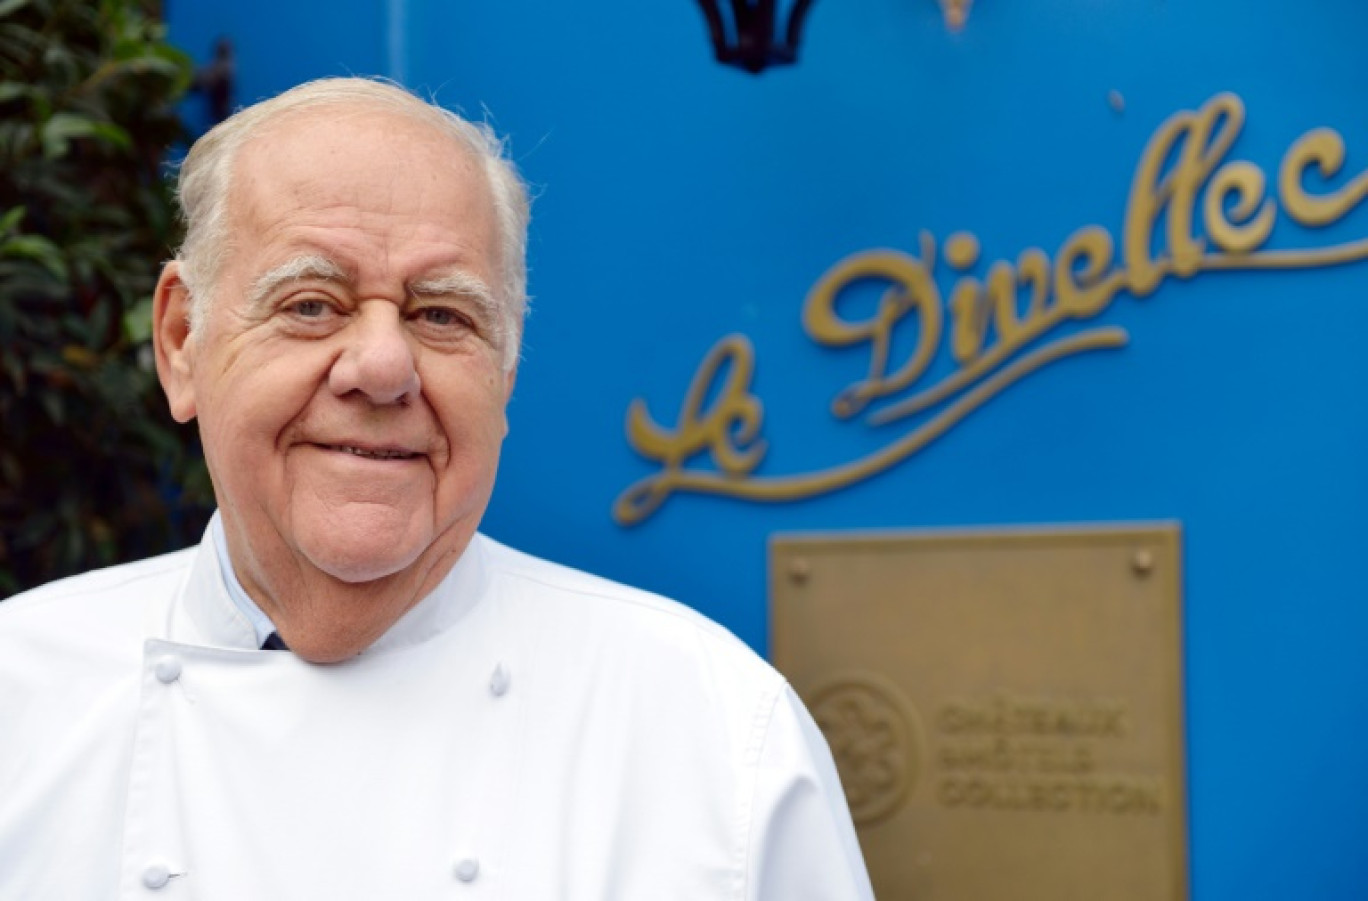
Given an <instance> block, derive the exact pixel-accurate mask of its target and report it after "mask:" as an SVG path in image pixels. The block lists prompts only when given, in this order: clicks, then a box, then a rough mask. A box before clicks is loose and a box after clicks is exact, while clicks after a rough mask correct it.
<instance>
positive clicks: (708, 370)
mask: <svg viewBox="0 0 1368 901" xmlns="http://www.w3.org/2000/svg"><path fill="white" fill-rule="evenodd" d="M1244 118H1245V110H1244V104H1243V103H1242V102H1241V101H1240V98H1238V97H1236V96H1235V95H1233V94H1219V95H1217V96H1216V97H1213V98H1212V99H1211V100H1209V101H1208V102H1207V103H1206V104H1205V105H1203V106H1202V108H1201V109H1199V110H1196V111H1183V112H1180V113H1177V114H1175V115H1174V116H1172V117H1171V118H1169V119H1168V121H1166V122H1164V123H1163V125H1161V126H1160V127H1159V129H1158V130H1157V131H1156V132H1155V134H1154V136H1153V137H1152V138H1151V139H1150V142H1149V144H1148V146H1147V147H1146V148H1145V152H1144V154H1143V155H1142V156H1141V158H1140V163H1139V165H1138V166H1137V167H1136V170H1135V177H1134V179H1133V181H1132V183H1131V189H1130V198H1129V201H1128V203H1127V207H1126V213H1125V220H1124V224H1123V228H1122V234H1121V247H1120V250H1119V252H1118V250H1117V248H1116V243H1115V241H1114V240H1113V239H1112V236H1111V234H1110V233H1109V232H1108V231H1107V230H1106V229H1105V228H1102V227H1101V226H1098V225H1089V226H1085V227H1084V228H1081V229H1079V230H1078V231H1076V232H1074V233H1073V234H1072V235H1070V236H1069V238H1068V239H1067V240H1065V241H1064V243H1063V245H1062V246H1061V247H1060V248H1059V250H1058V251H1057V252H1056V253H1055V256H1054V259H1053V260H1051V259H1050V257H1049V255H1047V254H1046V253H1045V252H1044V251H1043V250H1040V249H1038V248H1030V249H1027V250H1026V251H1024V252H1023V253H1022V254H1021V255H1020V256H1019V257H1018V258H1017V260H1016V263H1015V264H1013V263H1011V262H1008V261H1006V260H999V261H996V262H994V263H992V264H991V265H989V266H988V269H987V274H986V277H985V278H983V279H979V278H976V277H974V276H971V275H968V274H964V273H967V272H968V270H970V269H971V268H973V267H975V266H976V265H978V263H979V242H978V239H977V238H976V237H975V236H974V235H973V234H970V233H968V232H960V233H957V234H954V235H951V236H950V237H949V238H947V239H946V240H945V242H944V245H943V246H942V247H941V248H940V259H942V260H943V261H944V262H945V264H946V265H947V266H949V268H950V269H951V270H953V271H954V272H956V273H960V275H959V276H958V278H957V280H956V282H955V283H954V286H953V287H952V289H951V291H950V294H949V300H948V302H947V301H945V300H944V299H943V298H942V296H941V292H940V290H939V288H938V287H937V285H936V282H935V280H934V278H933V270H934V267H935V264H936V260H937V248H936V242H935V240H934V239H933V238H932V237H931V236H930V235H928V234H923V236H922V240H921V247H920V255H919V256H913V255H911V254H908V253H904V252H902V251H897V250H869V251H864V252H861V253H856V254H854V255H852V256H849V257H847V258H845V259H844V260H841V261H840V262H838V263H836V265H834V266H832V267H831V268H830V269H829V270H828V271H827V272H826V273H825V274H824V275H822V277H821V278H820V279H818V281H817V283H816V284H815V285H814V286H813V288H812V290H811V291H810V292H809V293H808V296H807V299H806V301H805V302H804V304H803V327H804V329H805V330H806V331H807V333H808V335H809V337H811V338H812V340H813V341H815V342H816V343H818V344H821V345H824V346H827V347H849V346H863V347H865V348H866V349H867V351H868V354H869V372H868V375H866V376H865V377H864V378H862V379H860V380H859V381H856V382H853V383H852V384H850V385H848V386H846V387H845V388H844V389H843V390H841V391H840V392H839V393H838V394H837V396H836V398H835V400H834V401H833V403H832V413H833V415H835V416H836V417H837V418H840V419H849V418H851V417H854V416H856V415H858V414H861V413H863V412H864V411H865V410H866V408H868V407H869V405H870V404H871V403H873V402H875V401H880V400H883V399H885V398H887V399H888V401H887V403H885V404H884V405H883V406H880V407H879V408H877V409H875V410H873V411H871V412H870V413H869V414H868V415H867V416H866V417H865V419H866V421H867V422H868V423H870V424H871V425H882V424H885V423H891V422H895V421H898V420H903V419H907V420H910V422H911V427H910V430H909V431H907V432H906V433H904V434H903V435H901V436H900V437H898V438H897V439H895V440H893V441H892V442H891V443H889V444H888V445H886V446H884V447H883V448H881V449H879V450H877V451H875V452H874V453H871V454H869V455H868V456H865V457H862V458H859V459H856V460H852V461H848V462H845V463H841V464H839V465H836V466H832V467H830V468H828V469H822V470H818V471H814V472H803V473H793V474H787V475H768V474H767V475H756V474H755V471H756V469H757V467H759V465H760V462H761V460H762V459H763V458H764V455H765V450H766V443H765V441H764V439H763V437H762V435H761V427H762V424H763V416H764V414H763V408H762V406H761V402H760V399H759V398H758V397H756V396H755V395H754V394H753V393H752V392H751V379H752V375H753V373H754V369H755V352H754V350H753V348H752V347H751V344H750V342H749V341H748V340H747V339H746V338H745V337H744V336H743V335H728V336H727V337H725V338H723V339H722V340H720V341H718V342H717V344H716V345H715V346H714V347H713V348H712V349H711V350H710V351H709V352H708V354H707V356H706V357H704V359H703V362H702V363H701V364H700V365H699V367H698V371H697V372H696V373H695V375H694V378H693V382H692V383H691V384H690V386H689V390H688V393H687V395H686V396H685V398H684V404H683V407H682V408H681V410H680V411H679V415H678V417H677V419H676V424H675V426H674V428H667V427H664V426H661V425H660V424H658V423H657V422H656V421H655V420H654V419H653V418H652V416H651V414H650V413H648V412H647V409H646V403H645V401H643V400H641V399H640V398H638V399H636V400H634V401H633V402H632V404H631V406H630V407H629V409H628V410H627V440H628V442H629V443H630V444H631V446H632V448H633V449H634V450H635V451H636V452H637V453H639V454H641V455H642V456H643V457H645V458H646V459H648V460H651V461H653V462H655V463H658V464H659V466H660V468H659V470H657V471H656V472H654V473H652V474H651V475H649V476H647V477H646V478H644V479H641V480H640V481H638V482H636V483H635V484H633V485H631V486H630V487H628V488H627V489H626V490H625V491H624V492H623V493H622V494H621V495H620V496H619V497H618V499H617V501H616V503H615V504H614V506H613V516H614V518H615V519H616V520H617V521H618V522H619V523H621V524H622V525H633V524H636V523H639V522H641V521H642V520H644V519H646V518H647V517H648V516H650V515H651V514H652V513H654V512H655V511H656V510H657V509H659V507H660V505H661V504H662V503H664V501H665V499H666V498H668V497H669V496H670V495H671V494H675V493H680V492H692V493H699V494H717V495H723V496H727V497H734V498H738V499H742V500H749V501H788V500H798V499H800V498H807V497H813V496H815V495H819V494H824V493H826V492H829V491H835V490H837V489H839V488H844V487H845V486H847V485H851V484H853V483H855V482H858V481H860V480H862V479H866V478H869V477H871V476H873V475H875V474H877V473H880V472H883V471H884V470H886V469H889V468H890V467H893V466H896V465H898V464H899V463H901V462H903V461H904V460H906V459H908V458H909V457H911V456H912V455H913V454H915V453H917V452H918V451H919V450H921V449H922V448H923V447H926V445H927V444H929V443H930V442H932V441H934V440H935V439H936V438H938V437H940V436H941V435H943V434H945V433H946V432H947V431H949V430H950V429H952V428H954V427H955V426H956V425H957V424H958V423H960V422H961V421H962V420H963V419H964V418H965V417H966V416H968V415H969V414H970V413H972V412H974V411H975V410H977V409H978V408H979V407H981V406H983V405H984V404H985V403H987V402H988V401H990V400H992V399H993V398H994V397H996V396H997V395H998V394H999V393H1001V392H1002V391H1003V390H1004V389H1006V388H1007V387H1008V386H1010V385H1012V384H1014V383H1015V382H1017V381H1020V380H1021V379H1023V378H1025V377H1026V376H1028V375H1030V374H1031V373H1033V372H1035V371H1037V370H1039V369H1040V368H1042V367H1044V366H1047V365H1049V364H1050V363H1053V362H1054V361H1056V360H1060V359H1063V358H1065V357H1068V356H1072V355H1073V354H1079V353H1084V352H1086V351H1093V350H1104V349H1109V348H1118V347H1121V346H1123V345H1124V344H1125V343H1126V341H1127V334H1126V331H1125V330H1124V329H1122V328H1120V327H1118V326H1090V327H1084V328H1082V329H1076V328H1075V329H1071V330H1069V331H1068V333H1067V334H1060V332H1061V326H1065V325H1067V324H1068V323H1070V322H1086V321H1087V320H1091V319H1093V318H1094V317H1096V316H1098V315H1100V314H1101V313H1102V312H1103V311H1104V310H1106V309H1107V308H1108V307H1109V306H1110V305H1111V304H1112V302H1113V301H1114V300H1115V299H1116V297H1117V295H1118V294H1121V293H1122V292H1125V293H1128V294H1130V295H1132V296H1134V297H1145V296H1147V295H1150V294H1153V293H1154V292H1155V291H1156V290H1157V289H1158V288H1159V287H1160V286H1161V285H1162V284H1164V282H1165V281H1167V280H1169V279H1174V278H1180V279H1188V278H1192V277H1193V276H1196V275H1199V274H1201V273H1204V272H1215V271H1234V270H1259V269H1309V268H1313V267H1319V266H1331V265H1336V264H1340V263H1349V262H1354V261H1357V260H1363V259H1368V239H1363V240H1358V241H1353V242H1350V243H1347V244H1338V245H1334V246H1329V247H1318V248H1310V249H1305V248H1297V249H1275V248H1268V247H1265V246H1264V245H1265V244H1266V243H1267V241H1268V238H1269V236H1270V234H1271V233H1272V231H1273V226H1274V224H1275V222H1276V221H1277V219H1278V216H1279V214H1280V212H1279V211H1281V212H1282V213H1283V214H1285V215H1286V216H1288V217H1289V218H1290V219H1291V220H1292V221H1294V222H1296V223H1297V224H1299V225H1301V226H1305V227H1320V226H1326V225H1329V224H1331V223H1333V222H1336V221H1338V220H1339V219H1341V218H1343V217H1344V216H1345V215H1346V214H1347V213H1348V212H1349V211H1350V210H1352V209H1353V208H1354V207H1355V206H1357V205H1358V204H1360V203H1361V202H1362V201H1363V200H1364V198H1365V196H1368V172H1363V173H1360V174H1358V175H1357V176H1356V177H1354V178H1353V179H1352V180H1350V181H1348V182H1347V183H1345V184H1344V185H1343V186H1342V187H1340V188H1338V189H1337V190H1334V191H1332V192H1330V193H1322V194H1314V193H1308V191H1307V190H1306V188H1305V186H1304V179H1303V176H1304V175H1305V173H1306V171H1307V170H1308V169H1311V168H1314V169H1316V173H1317V175H1318V176H1319V177H1320V178H1321V179H1329V178H1332V177H1334V176H1336V175H1337V174H1338V173H1339V171H1340V169H1341V167H1342V166H1343V164H1344V153H1345V148H1344V140H1343V139H1342V138H1341V137H1340V135H1339V134H1338V133H1337V132H1335V131H1333V130H1331V129H1329V128H1316V129H1313V130H1311V131H1309V132H1307V133H1306V134H1304V135H1302V136H1301V137H1300V138H1298V139H1297V140H1296V141H1295V142H1293V144H1292V146H1291V147H1290V148H1288V150H1287V152H1286V154H1285V155H1284V156H1283V159H1282V164H1281V166H1280V167H1279V169H1278V174H1277V185H1276V188H1275V189H1273V190H1270V188H1269V186H1268V185H1267V183H1266V181H1267V180H1266V177H1265V175H1264V172H1263V170H1262V169H1260V168H1259V167H1258V166H1257V165H1255V164H1254V163H1251V162H1248V161H1245V160H1230V161H1226V156H1227V154H1228V153H1229V151H1230V148H1231V145H1232V144H1233V143H1234V142H1235V139H1236V137H1237V136H1238V135H1239V133H1240V129H1241V128H1242V127H1243V125H1244ZM1170 160H1172V163H1171V165H1169V166H1168V168H1167V170H1165V164H1166V163H1168V162H1169V161H1170ZM1272 194H1276V198H1277V199H1276V200H1275V199H1274V197H1273V196H1270V195H1272ZM1198 223H1200V224H1201V229H1200V231H1199V228H1198ZM867 280H873V281H877V282H884V283H886V284H887V285H888V288H887V289H886V290H885V291H884V292H883V294H882V296H881V298H880V300H879V303H878V306H877V309H876V311H875V313H874V315H872V316H870V317H869V318H867V319H864V320H858V321H855V320H850V319H845V318H843V317H841V316H840V315H839V314H838V313H837V309H836V306H837V299H838V298H839V297H840V296H841V294H842V292H843V291H844V290H845V289H847V288H849V287H851V286H853V285H854V284H855V283H857V282H863V281H867ZM900 328H901V329H905V330H907V331H908V332H911V333H914V334H915V336H916V344H915V348H914V350H913V351H912V353H911V354H910V355H909V356H907V357H906V358H905V359H893V354H892V352H891V348H892V347H893V343H894V335H895V332H896V331H897V330H898V329H900ZM943 346H948V350H949V354H950V357H951V359H952V360H953V361H954V369H953V370H952V371H951V372H950V373H949V374H948V375H946V376H944V377H943V378H940V379H939V380H938V381H935V382H934V383H933V384H925V382H926V381H927V380H926V379H925V378H924V376H925V375H926V374H927V370H928V368H929V367H930V365H931V362H932V360H934V359H935V358H936V356H937V353H938V351H940V350H941V348H942V347H943ZM709 398H711V402H710V403H708V402H707V401H708V399H709ZM703 454H706V455H707V456H708V457H709V458H711V466H708V467H706V468H692V467H690V466H689V465H688V464H690V462H692V461H694V460H695V458H697V457H699V455H703Z"/></svg>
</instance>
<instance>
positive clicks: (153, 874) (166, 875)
mask: <svg viewBox="0 0 1368 901" xmlns="http://www.w3.org/2000/svg"><path fill="white" fill-rule="evenodd" d="M170 879H171V868H170V867H168V866H167V865H166V864H164V863H154V864H149V865H148V867H147V869H145V870H143V885H145V886H147V887H148V888H150V889H153V890H156V889H159V888H161V887H162V886H164V885H166V883H167V882H168V881H170Z"/></svg>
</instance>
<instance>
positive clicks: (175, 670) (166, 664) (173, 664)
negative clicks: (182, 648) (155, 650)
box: [155, 654, 181, 685]
mask: <svg viewBox="0 0 1368 901" xmlns="http://www.w3.org/2000/svg"><path fill="white" fill-rule="evenodd" d="M155 669H156V673H157V679H158V680H160V681H161V682H165V683H166V684H167V685H170V684H171V683H172V682H175V681H176V680H177V679H179V678H180V674H181V662H180V658H179V657H173V656H171V655H170V654H167V655H166V656H165V657H163V658H162V659H160V660H158V661H157V666H156V668H155Z"/></svg>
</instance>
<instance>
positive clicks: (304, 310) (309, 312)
mask: <svg viewBox="0 0 1368 901" xmlns="http://www.w3.org/2000/svg"><path fill="white" fill-rule="evenodd" d="M327 311H328V305H327V304H325V303H324V302H323V301H321V300H299V301H296V302H294V303H292V304H290V312H292V313H294V314H295V315H296V316H299V317H301V318H304V319H317V318H318V317H320V316H322V315H323V314H324V313H326V312H327Z"/></svg>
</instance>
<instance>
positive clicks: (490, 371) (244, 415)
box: [168, 110, 512, 638]
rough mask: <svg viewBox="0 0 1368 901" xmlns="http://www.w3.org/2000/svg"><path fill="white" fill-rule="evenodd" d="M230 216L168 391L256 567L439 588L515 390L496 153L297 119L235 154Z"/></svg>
mask: <svg viewBox="0 0 1368 901" xmlns="http://www.w3.org/2000/svg"><path fill="white" fill-rule="evenodd" d="M228 214H229V248H228V256H227V259H226V261H225V263H224V264H223V265H222V266H221V267H220V269H219V272H220V274H219V278H218V282H217V284H216V285H215V287H214V293H213V300H212V304H211V306H210V311H209V316H208V318H207V320H206V321H205V325H204V327H203V328H202V329H201V330H199V331H197V332H196V333H194V334H192V335H191V336H190V337H189V339H188V340H187V341H186V342H185V355H184V359H185V366H184V369H185V370H186V372H187V376H188V377H187V378H186V379H185V382H186V384H185V386H184V388H183V389H181V390H178V389H177V388H176V387H175V386H174V384H172V385H170V386H168V394H169V396H170V398H171V401H172V408H173V411H174V412H175V413H176V414H177V416H178V418H182V419H188V418H189V417H191V416H198V418H199V421H200V432H201V435H202V438H203V442H204V449H205V456H206V458H207V460H208V463H209V468H210V472H211V474H212V475H213V479H214V485H215V490H216V493H217V496H218V501H219V505H220V509H221V510H222V512H223V517H224V522H225V527H226V530H227V533H228V538H229V547H230V549H231V551H232V553H233V557H234V562H235V564H236V565H237V567H238V569H239V575H240V576H242V577H243V581H244V584H245V585H246V586H247V587H248V590H249V592H252V593H253V594H254V595H256V594H257V593H258V592H257V591H254V590H253V589H254V588H255V589H262V588H264V589H265V593H266V594H267V595H271V594H273V593H278V592H279V591H280V590H281V586H282V585H284V586H289V585H292V584H294V583H296V582H299V581H303V582H306V583H307V581H308V580H309V579H310V578H313V577H315V576H317V575H318V574H323V575H326V576H328V577H331V578H332V579H335V580H340V581H341V582H344V583H359V582H371V581H373V580H376V579H383V578H386V577H391V576H396V575H398V576H400V577H401V578H402V577H404V576H406V575H411V576H413V577H414V580H415V581H416V583H423V585H424V587H425V588H430V587H431V584H430V582H431V581H432V580H431V579H430V578H428V576H427V574H429V573H437V575H438V576H440V574H442V573H445V571H446V570H447V569H448V568H449V566H450V564H451V563H452V562H453V561H454V559H455V557H456V556H457V555H459V553H460V552H461V551H462V550H463V549H464V548H465V546H466V544H467V543H468V542H469V540H470V537H471V535H472V534H473V533H474V531H475V529H476V526H477V525H478V523H479V520H480V518H481V516H482V515H483V512H484V509H485V505H486V504H487V502H488V499H489V494H490V491H491V490H492V488H493V484H494V474H495V469H496V466H497V463H498V458H499V447H500V444H501V442H502V440H503V437H504V434H505V432H506V431H507V425H506V421H505V418H504V407H505V404H506V402H507V400H508V395H509V391H510V390H511V387H512V374H511V373H505V372H504V371H502V369H501V366H500V361H501V346H502V342H501V339H500V336H499V335H500V332H499V323H500V313H499V310H498V309H496V308H495V307H494V306H493V304H492V296H493V291H495V290H497V289H498V288H499V285H498V282H497V278H498V273H499V272H500V268H499V262H500V261H499V258H498V247H497V241H496V237H495V234H496V233H495V218H494V211H493V207H492V204H491V199H490V192H489V187H488V184H487V182H486V180H485V178H484V175H483V173H482V171H481V169H480V168H479V165H478V163H477V162H476V160H475V159H474V157H473V155H471V154H470V153H469V152H467V151H466V150H465V149H464V148H462V147H460V146H459V145H458V144H457V143H456V142H455V141H454V140H453V139H451V138H449V137H446V136H444V135H440V134H438V133H437V132H435V131H433V130H432V129H431V128H429V127H427V126H424V125H421V124H418V123H415V122H412V121H409V120H406V119H404V118H401V117H398V116H395V115H391V114H386V113H380V112H367V111H360V112H358V111H345V110H344V111H342V112H341V113H338V112H329V113H326V114H319V113H317V112H310V113H301V114H294V115H293V116H290V117H288V118H286V119H285V120H284V121H283V122H281V123H278V124H277V125H275V126H273V127H272V129H271V130H270V131H268V132H267V133H266V134H265V135H264V136H262V137H259V138H257V139H255V140H253V141H252V142H250V143H249V144H248V145H247V146H246V147H245V148H244V149H243V150H242V152H241V153H240V155H239V156H238V159H237V162H236V165H235V170H234V177H233V185H232V190H231V194H230V198H229V205H228ZM482 286H483V287H482ZM502 340H512V337H511V336H509V337H506V338H503V339H502ZM172 381H173V383H174V379H173V380H172ZM244 569H245V570H246V572H245V573H244V572H243V570H244ZM254 582H255V583H258V584H252V583H254ZM260 583H266V584H264V585H263V584H260ZM273 583H275V584H273ZM267 612H268V613H271V614H272V615H273V617H277V616H278V614H279V612H280V611H279V610H272V609H269V608H268V609H267ZM395 615H397V613H396V614H395ZM277 624H278V625H279V619H278V618H277ZM288 637H289V636H288V635H287V638H288Z"/></svg>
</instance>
